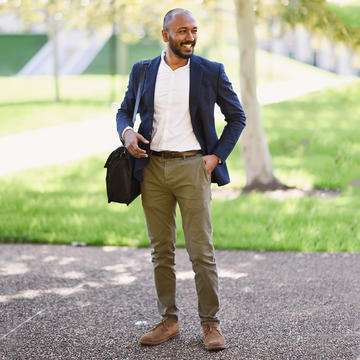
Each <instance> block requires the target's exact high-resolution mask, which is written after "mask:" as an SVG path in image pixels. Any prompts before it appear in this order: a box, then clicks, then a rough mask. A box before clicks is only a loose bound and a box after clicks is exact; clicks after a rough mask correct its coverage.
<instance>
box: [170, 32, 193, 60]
mask: <svg viewBox="0 0 360 360" xmlns="http://www.w3.org/2000/svg"><path fill="white" fill-rule="evenodd" d="M183 44H189V43H188V42H187V43H186V42H183V43H181V44H180V46H181V45H183ZM192 44H193V49H194V47H195V41H193V42H192ZM169 47H170V49H171V51H172V52H173V53H174V54H175V55H177V56H179V57H180V58H182V59H189V58H191V56H192V55H193V53H194V50H192V52H191V54H183V53H182V52H181V50H180V48H179V46H178V45H177V44H176V43H175V41H174V40H173V39H172V37H171V36H169Z"/></svg>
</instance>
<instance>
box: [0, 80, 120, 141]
mask: <svg viewBox="0 0 360 360" xmlns="http://www.w3.org/2000/svg"><path fill="white" fill-rule="evenodd" d="M111 82H112V79H111V77H109V76H104V75H103V76H96V75H83V76H75V77H74V76H63V77H61V79H60V96H61V101H60V102H59V103H55V102H54V101H53V98H54V95H53V94H54V90H53V87H54V84H53V79H52V77H47V76H40V77H31V76H24V77H0V87H1V88H2V89H7V91H4V92H0V136H4V135H9V134H14V133H17V132H20V131H26V130H33V129H38V128H41V127H46V126H52V125H58V124H61V123H65V122H72V121H81V120H86V119H88V118H95V117H98V116H102V115H105V114H111V101H110V88H111ZM115 83H116V94H119V96H118V97H117V99H118V100H117V101H118V102H120V101H121V97H122V96H123V92H124V90H125V87H126V83H127V78H126V77H124V76H116V78H115Z"/></svg>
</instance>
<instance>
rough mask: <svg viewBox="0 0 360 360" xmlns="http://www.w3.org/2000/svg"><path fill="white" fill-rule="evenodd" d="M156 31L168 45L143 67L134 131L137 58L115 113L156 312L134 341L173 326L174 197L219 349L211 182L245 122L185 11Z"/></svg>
mask: <svg viewBox="0 0 360 360" xmlns="http://www.w3.org/2000/svg"><path fill="white" fill-rule="evenodd" d="M162 37H163V40H164V42H165V43H166V44H167V47H166V49H165V50H164V51H163V52H162V54H161V56H158V57H156V58H155V59H152V60H151V61H150V63H149V66H148V68H147V69H146V75H145V82H144V88H143V91H142V97H141V101H140V106H139V113H140V117H141V125H140V127H139V130H138V132H135V131H134V130H133V129H132V126H133V124H132V120H131V119H132V112H133V109H134V104H135V99H136V91H137V86H138V83H139V77H140V72H141V63H137V64H135V65H134V67H133V69H132V71H131V74H130V79H129V85H128V90H127V92H126V94H125V98H124V101H123V103H122V105H121V108H120V109H119V111H118V113H117V117H116V120H117V129H118V132H119V135H120V137H121V139H122V141H123V142H124V143H125V146H126V147H127V149H128V150H129V152H130V153H131V154H132V155H133V156H134V157H135V158H136V160H135V169H134V175H135V177H136V178H138V179H139V180H140V181H141V195H142V205H143V209H144V214H145V218H146V223H147V228H148V234H149V239H150V243H151V247H152V262H153V266H154V279H155V287H156V292H157V298H158V299H157V303H158V309H159V313H160V315H161V316H162V318H163V320H162V321H161V322H160V323H159V324H157V325H156V326H155V328H153V329H152V330H151V331H150V332H148V333H147V334H145V335H144V336H143V337H142V338H141V343H142V344H144V345H157V344H160V343H162V342H164V341H166V340H169V339H170V338H173V337H175V336H178V335H179V333H180V332H179V325H178V308H177V306H176V301H175V283H176V278H175V242H176V225H175V214H176V212H175V208H176V204H177V203H178V204H179V207H180V211H181V216H182V223H183V230H184V235H185V242H186V249H187V251H188V254H189V258H190V261H191V262H192V267H193V270H194V273H195V284H196V291H197V295H198V313H199V316H200V321H201V325H202V329H203V333H204V337H205V347H206V349H208V350H220V349H224V348H225V339H224V336H223V335H222V333H221V331H220V326H219V319H218V318H217V317H216V314H217V312H218V310H219V294H218V275H217V270H216V263H215V257H214V247H213V244H212V239H211V237H212V226H211V219H210V200H211V188H210V185H211V182H216V183H217V184H218V185H220V186H221V185H224V184H227V183H228V182H229V181H230V179H229V175H228V171H227V168H226V164H225V160H226V158H227V157H228V155H229V154H230V152H231V151H232V149H233V148H234V146H235V144H236V142H237V140H238V138H239V136H240V134H241V132H242V130H243V128H244V126H245V114H244V112H243V109H242V107H241V105H240V102H239V100H238V97H237V95H236V94H235V93H234V91H233V89H232V87H231V84H230V82H229V80H228V78H227V76H226V75H225V72H224V67H223V65H222V64H219V63H215V62H210V61H208V60H206V59H204V58H201V57H198V56H195V55H193V52H194V47H195V44H196V40H197V24H196V21H195V19H194V17H193V15H192V14H191V13H190V12H189V11H187V10H184V9H173V10H171V11H169V12H168V13H167V14H166V15H165V18H164V25H163V30H162ZM215 103H217V104H218V105H219V106H220V109H221V111H222V113H223V114H224V115H225V120H226V122H227V125H226V126H225V128H224V130H223V132H222V135H221V137H220V139H218V137H217V135H216V130H215V124H214V105H215Z"/></svg>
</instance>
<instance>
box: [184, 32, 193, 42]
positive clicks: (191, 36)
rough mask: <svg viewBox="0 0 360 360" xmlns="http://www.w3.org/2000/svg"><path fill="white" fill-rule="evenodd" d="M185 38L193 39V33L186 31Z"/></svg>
mask: <svg viewBox="0 0 360 360" xmlns="http://www.w3.org/2000/svg"><path fill="white" fill-rule="evenodd" d="M186 40H188V41H194V34H193V33H192V32H191V31H188V32H187V33H186Z"/></svg>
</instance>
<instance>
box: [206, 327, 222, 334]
mask: <svg viewBox="0 0 360 360" xmlns="http://www.w3.org/2000/svg"><path fill="white" fill-rule="evenodd" d="M212 331H216V332H217V333H218V334H219V335H221V332H220V331H219V329H218V328H217V327H216V326H210V325H206V327H205V330H204V333H205V335H208V334H209V333H210V332H212Z"/></svg>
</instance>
